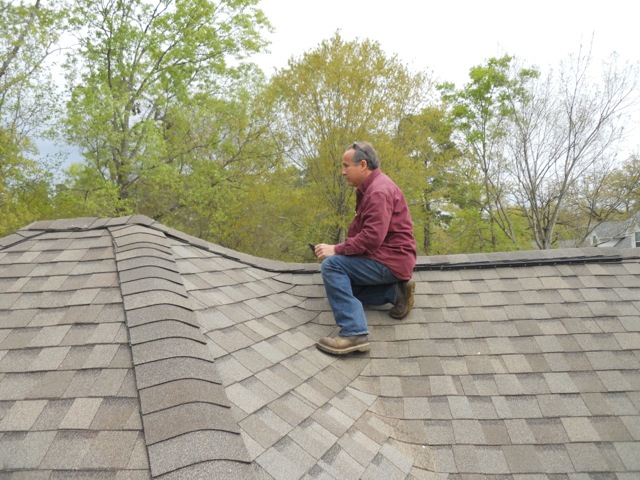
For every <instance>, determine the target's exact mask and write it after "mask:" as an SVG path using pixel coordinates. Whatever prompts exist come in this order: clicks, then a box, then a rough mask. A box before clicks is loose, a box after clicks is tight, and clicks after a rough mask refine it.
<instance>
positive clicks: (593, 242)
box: [591, 235, 637, 247]
mask: <svg viewBox="0 0 640 480" xmlns="http://www.w3.org/2000/svg"><path fill="white" fill-rule="evenodd" d="M636 240H637V239H636ZM597 245H598V237H596V236H595V235H594V236H593V237H591V246H592V247H595V246H597Z"/></svg>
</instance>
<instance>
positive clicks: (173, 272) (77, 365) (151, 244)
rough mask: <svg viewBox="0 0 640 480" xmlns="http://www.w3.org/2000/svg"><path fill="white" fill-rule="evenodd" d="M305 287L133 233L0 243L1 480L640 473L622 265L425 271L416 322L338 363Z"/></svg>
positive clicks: (603, 253)
mask: <svg viewBox="0 0 640 480" xmlns="http://www.w3.org/2000/svg"><path fill="white" fill-rule="evenodd" d="M318 272H319V270H318V265H317V264H314V263H311V264H286V263H282V262H275V261H270V260H265V259H260V258H256V257H252V256H250V255H245V254H241V253H238V252H234V251H232V250H229V249H226V248H223V247H219V246H216V245H212V244H209V243H207V242H204V241H202V240H200V239H196V238H194V237H191V236H189V235H185V234H184V233H182V232H178V231H176V230H173V229H169V228H166V227H165V226H163V225H161V224H158V223H156V222H154V221H153V220H151V219H149V218H147V217H144V216H132V217H123V218H116V219H95V218H81V219H70V220H59V221H47V222H36V223H34V224H32V225H30V226H28V227H26V228H25V229H23V230H20V231H19V232H17V233H16V234H14V235H11V236H9V237H5V238H3V239H0V469H2V473H3V474H7V475H8V476H9V477H11V478H34V479H39V478H54V477H55V478H57V476H61V477H66V478H73V475H76V476H79V477H83V478H84V477H91V476H93V477H101V476H105V477H108V478H113V477H115V478H149V477H156V476H157V477H162V478H167V479H170V478H176V479H179V478H185V479H187V478H189V479H190V478H229V479H234V478H237V479H246V478H269V479H273V478H277V479H299V478H333V479H335V478H440V477H442V478H444V477H446V476H448V475H450V476H451V478H469V479H471V478H498V477H500V478H502V477H504V478H514V479H523V480H524V479H527V480H530V479H532V478H552V477H553V476H554V475H559V477H558V478H583V477H584V478H585V479H586V478H591V476H595V477H597V476H601V475H604V476H606V478H621V479H622V478H624V479H628V478H633V477H634V476H637V475H638V472H640V464H639V463H638V460H637V459H638V458H640V447H639V446H640V420H639V419H640V413H639V411H640V373H638V371H639V367H640V354H639V352H640V321H639V320H638V319H639V318H640V258H639V256H638V254H637V249H632V250H626V251H625V250H607V249H591V248H587V249H571V250H556V251H544V252H536V251H529V252H508V253H498V254H478V255H455V256H434V257H421V258H420V259H419V261H418V265H417V268H416V272H415V273H414V278H415V279H416V281H417V286H416V299H415V308H414V310H413V311H412V312H411V314H410V315H409V316H408V317H407V318H406V319H404V320H403V321H402V322H398V321H396V320H392V319H391V318H389V317H388V316H387V312H386V311H385V309H384V308H376V309H372V310H368V314H367V316H368V320H369V324H370V329H371V334H370V337H371V340H372V349H371V351H370V352H369V353H368V354H365V355H353V356H347V357H343V358H340V357H332V356H329V355H325V354H324V353H322V352H320V351H318V350H317V349H316V348H315V341H316V340H317V338H318V337H320V336H324V335H330V334H331V333H332V332H335V330H336V328H335V324H334V321H333V317H332V315H331V312H330V309H329V305H328V302H327V300H326V297H325V294H324V288H323V286H322V279H321V277H320V275H319V273H318ZM595 477H593V478H595Z"/></svg>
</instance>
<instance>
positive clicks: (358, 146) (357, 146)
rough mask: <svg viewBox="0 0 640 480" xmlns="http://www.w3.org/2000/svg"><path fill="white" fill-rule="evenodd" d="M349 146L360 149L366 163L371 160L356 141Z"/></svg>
mask: <svg viewBox="0 0 640 480" xmlns="http://www.w3.org/2000/svg"><path fill="white" fill-rule="evenodd" d="M351 148H353V149H354V150H360V151H361V152H362V153H364V156H365V158H366V159H367V163H369V162H370V161H371V159H370V158H369V154H368V153H367V152H366V151H365V150H364V149H363V148H362V147H361V146H360V145H358V142H353V144H352V145H351Z"/></svg>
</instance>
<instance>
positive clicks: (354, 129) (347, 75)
mask: <svg viewBox="0 0 640 480" xmlns="http://www.w3.org/2000/svg"><path fill="white" fill-rule="evenodd" d="M427 85H428V84H427V79H426V77H425V75H424V74H421V73H412V72H410V71H409V69H408V68H407V67H406V66H405V65H403V64H402V62H400V60H399V59H398V58H397V57H396V56H391V57H388V56H386V55H385V54H384V52H383V51H382V49H381V48H380V45H379V44H378V43H377V42H373V41H370V40H362V41H350V42H347V41H345V40H343V39H342V37H341V36H340V34H339V33H336V34H335V35H334V36H333V37H332V38H331V39H330V40H327V41H324V42H322V43H321V44H320V45H319V46H318V47H317V48H315V49H313V50H312V51H310V52H307V53H305V54H304V55H302V57H301V58H300V59H291V60H290V61H289V64H288V67H287V68H286V69H283V70H281V71H279V72H277V74H276V75H275V76H274V77H273V78H272V84H271V87H272V89H273V91H274V93H275V95H276V96H277V98H278V99H279V107H278V111H279V115H280V118H281V126H280V128H281V131H282V132H283V133H284V135H285V136H286V138H287V139H288V143H287V146H288V158H289V159H290V160H291V161H292V162H293V163H294V164H295V165H297V166H298V167H299V168H300V169H301V170H302V173H303V176H304V180H305V188H307V193H308V197H307V198H309V199H310V200H309V205H308V206H309V208H310V209H313V210H314V211H315V215H313V219H314V224H315V228H316V232H315V237H314V238H315V239H316V241H320V240H324V241H329V242H339V241H341V240H342V239H343V238H344V236H345V233H346V226H347V225H348V224H349V222H350V220H351V217H352V215H353V206H352V196H353V191H352V189H351V188H349V187H348V186H347V185H346V183H345V182H344V181H343V179H342V178H341V175H340V165H341V160H342V154H343V152H344V150H345V148H346V147H347V146H348V145H350V144H351V143H353V142H354V141H355V140H368V141H371V142H372V143H373V144H374V146H375V147H376V149H377V151H378V153H379V155H380V158H381V159H382V163H383V169H384V170H385V171H386V172H387V173H392V172H393V171H395V170H396V169H397V166H398V165H397V162H398V161H401V159H398V158H397V157H395V154H396V153H397V151H396V150H395V149H394V148H393V146H392V143H391V137H392V136H393V134H395V132H396V130H397V128H398V125H399V124H400V121H401V120H402V118H405V117H406V116H407V115H408V114H411V113H416V112H417V111H418V110H419V107H420V105H421V103H422V102H423V101H424V99H425V93H426V88H427Z"/></svg>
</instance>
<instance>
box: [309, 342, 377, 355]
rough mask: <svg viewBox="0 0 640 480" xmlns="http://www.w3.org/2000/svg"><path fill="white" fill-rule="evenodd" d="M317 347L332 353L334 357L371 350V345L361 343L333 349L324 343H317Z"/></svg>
mask: <svg viewBox="0 0 640 480" xmlns="http://www.w3.org/2000/svg"><path fill="white" fill-rule="evenodd" d="M316 347H318V349H319V350H322V351H323V352H327V353H332V354H333V355H344V354H346V353H351V352H368V351H369V350H370V349H371V343H369V342H367V343H361V344H360V345H354V346H353V347H347V348H333V347H330V346H328V345H324V344H322V343H316Z"/></svg>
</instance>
